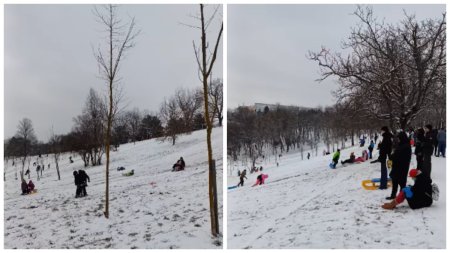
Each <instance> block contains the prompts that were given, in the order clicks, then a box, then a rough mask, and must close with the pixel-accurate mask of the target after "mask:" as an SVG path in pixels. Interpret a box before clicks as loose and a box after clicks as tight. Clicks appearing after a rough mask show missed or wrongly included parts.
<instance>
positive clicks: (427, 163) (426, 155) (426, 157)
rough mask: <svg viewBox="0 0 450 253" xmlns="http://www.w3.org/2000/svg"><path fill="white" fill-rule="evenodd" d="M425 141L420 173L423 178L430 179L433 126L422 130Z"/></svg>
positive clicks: (427, 126)
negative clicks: (423, 175)
mask: <svg viewBox="0 0 450 253" xmlns="http://www.w3.org/2000/svg"><path fill="white" fill-rule="evenodd" d="M424 131H425V139H424V142H423V163H422V168H421V170H422V173H423V174H425V176H428V177H431V156H433V152H434V146H433V142H434V137H433V126H432V125H430V124H428V125H426V126H425V128H424Z"/></svg>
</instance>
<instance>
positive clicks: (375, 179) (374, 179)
mask: <svg viewBox="0 0 450 253" xmlns="http://www.w3.org/2000/svg"><path fill="white" fill-rule="evenodd" d="M387 180H388V181H390V180H392V179H391V178H390V177H388V179H387ZM380 181H381V178H372V182H374V183H379V182H380Z"/></svg>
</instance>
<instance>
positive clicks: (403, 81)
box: [309, 7, 446, 129]
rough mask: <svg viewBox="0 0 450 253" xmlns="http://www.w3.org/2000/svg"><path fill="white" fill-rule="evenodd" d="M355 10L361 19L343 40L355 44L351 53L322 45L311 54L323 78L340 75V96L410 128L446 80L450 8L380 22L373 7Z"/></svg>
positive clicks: (362, 110)
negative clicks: (449, 12) (435, 15)
mask: <svg viewBox="0 0 450 253" xmlns="http://www.w3.org/2000/svg"><path fill="white" fill-rule="evenodd" d="M354 14H355V15H356V16H357V17H358V18H359V19H360V24H359V25H358V26H357V27H356V28H354V29H353V30H352V33H351V35H350V36H349V39H348V41H347V42H345V43H344V45H343V46H344V47H345V48H347V49H350V50H351V53H350V54H349V55H348V56H343V55H342V54H340V53H337V54H332V53H330V52H329V50H327V49H325V48H322V50H321V51H320V52H319V53H313V52H310V54H309V58H310V59H312V60H314V61H317V63H318V64H319V66H320V68H321V71H322V77H321V78H320V79H319V80H324V79H326V78H328V77H330V76H336V77H338V79H339V84H340V88H339V90H338V91H337V92H336V94H335V95H336V97H337V98H338V99H339V101H340V102H346V103H352V104H353V105H354V106H353V107H354V108H357V109H358V112H360V113H363V114H367V115H372V117H374V118H376V119H382V120H388V121H389V122H390V123H391V127H392V126H394V124H395V125H397V126H398V127H400V128H402V129H405V128H406V127H407V126H408V125H409V124H410V123H411V121H412V120H413V119H414V118H416V117H417V115H418V114H419V113H420V112H421V111H422V110H424V109H425V108H426V107H427V106H430V105H431V102H432V101H433V100H434V99H435V91H436V90H437V89H439V88H440V87H442V86H445V82H444V80H445V77H444V78H443V76H445V68H446V21H445V13H444V14H443V15H442V18H441V19H436V20H432V19H427V20H424V21H422V22H419V21H417V20H416V19H415V17H414V16H408V15H405V19H404V20H403V21H402V22H401V24H397V25H388V24H385V23H383V22H379V21H378V20H377V19H376V18H375V17H374V16H373V13H372V9H371V8H369V7H368V8H362V7H358V9H357V10H356V11H355V13H354ZM367 101H370V103H368V102H367Z"/></svg>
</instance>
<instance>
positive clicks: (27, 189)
mask: <svg viewBox="0 0 450 253" xmlns="http://www.w3.org/2000/svg"><path fill="white" fill-rule="evenodd" d="M21 188H22V195H27V194H30V193H33V192H34V184H33V181H31V180H30V181H29V182H28V184H27V181H25V179H24V178H22V185H21Z"/></svg>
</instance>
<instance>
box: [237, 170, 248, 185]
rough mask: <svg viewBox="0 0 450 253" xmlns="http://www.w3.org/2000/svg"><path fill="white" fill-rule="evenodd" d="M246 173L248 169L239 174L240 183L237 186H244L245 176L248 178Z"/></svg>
mask: <svg viewBox="0 0 450 253" xmlns="http://www.w3.org/2000/svg"><path fill="white" fill-rule="evenodd" d="M246 174H247V170H244V171H242V172H241V174H240V175H239V184H238V185H237V187H239V186H244V178H245V179H247V177H246Z"/></svg>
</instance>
